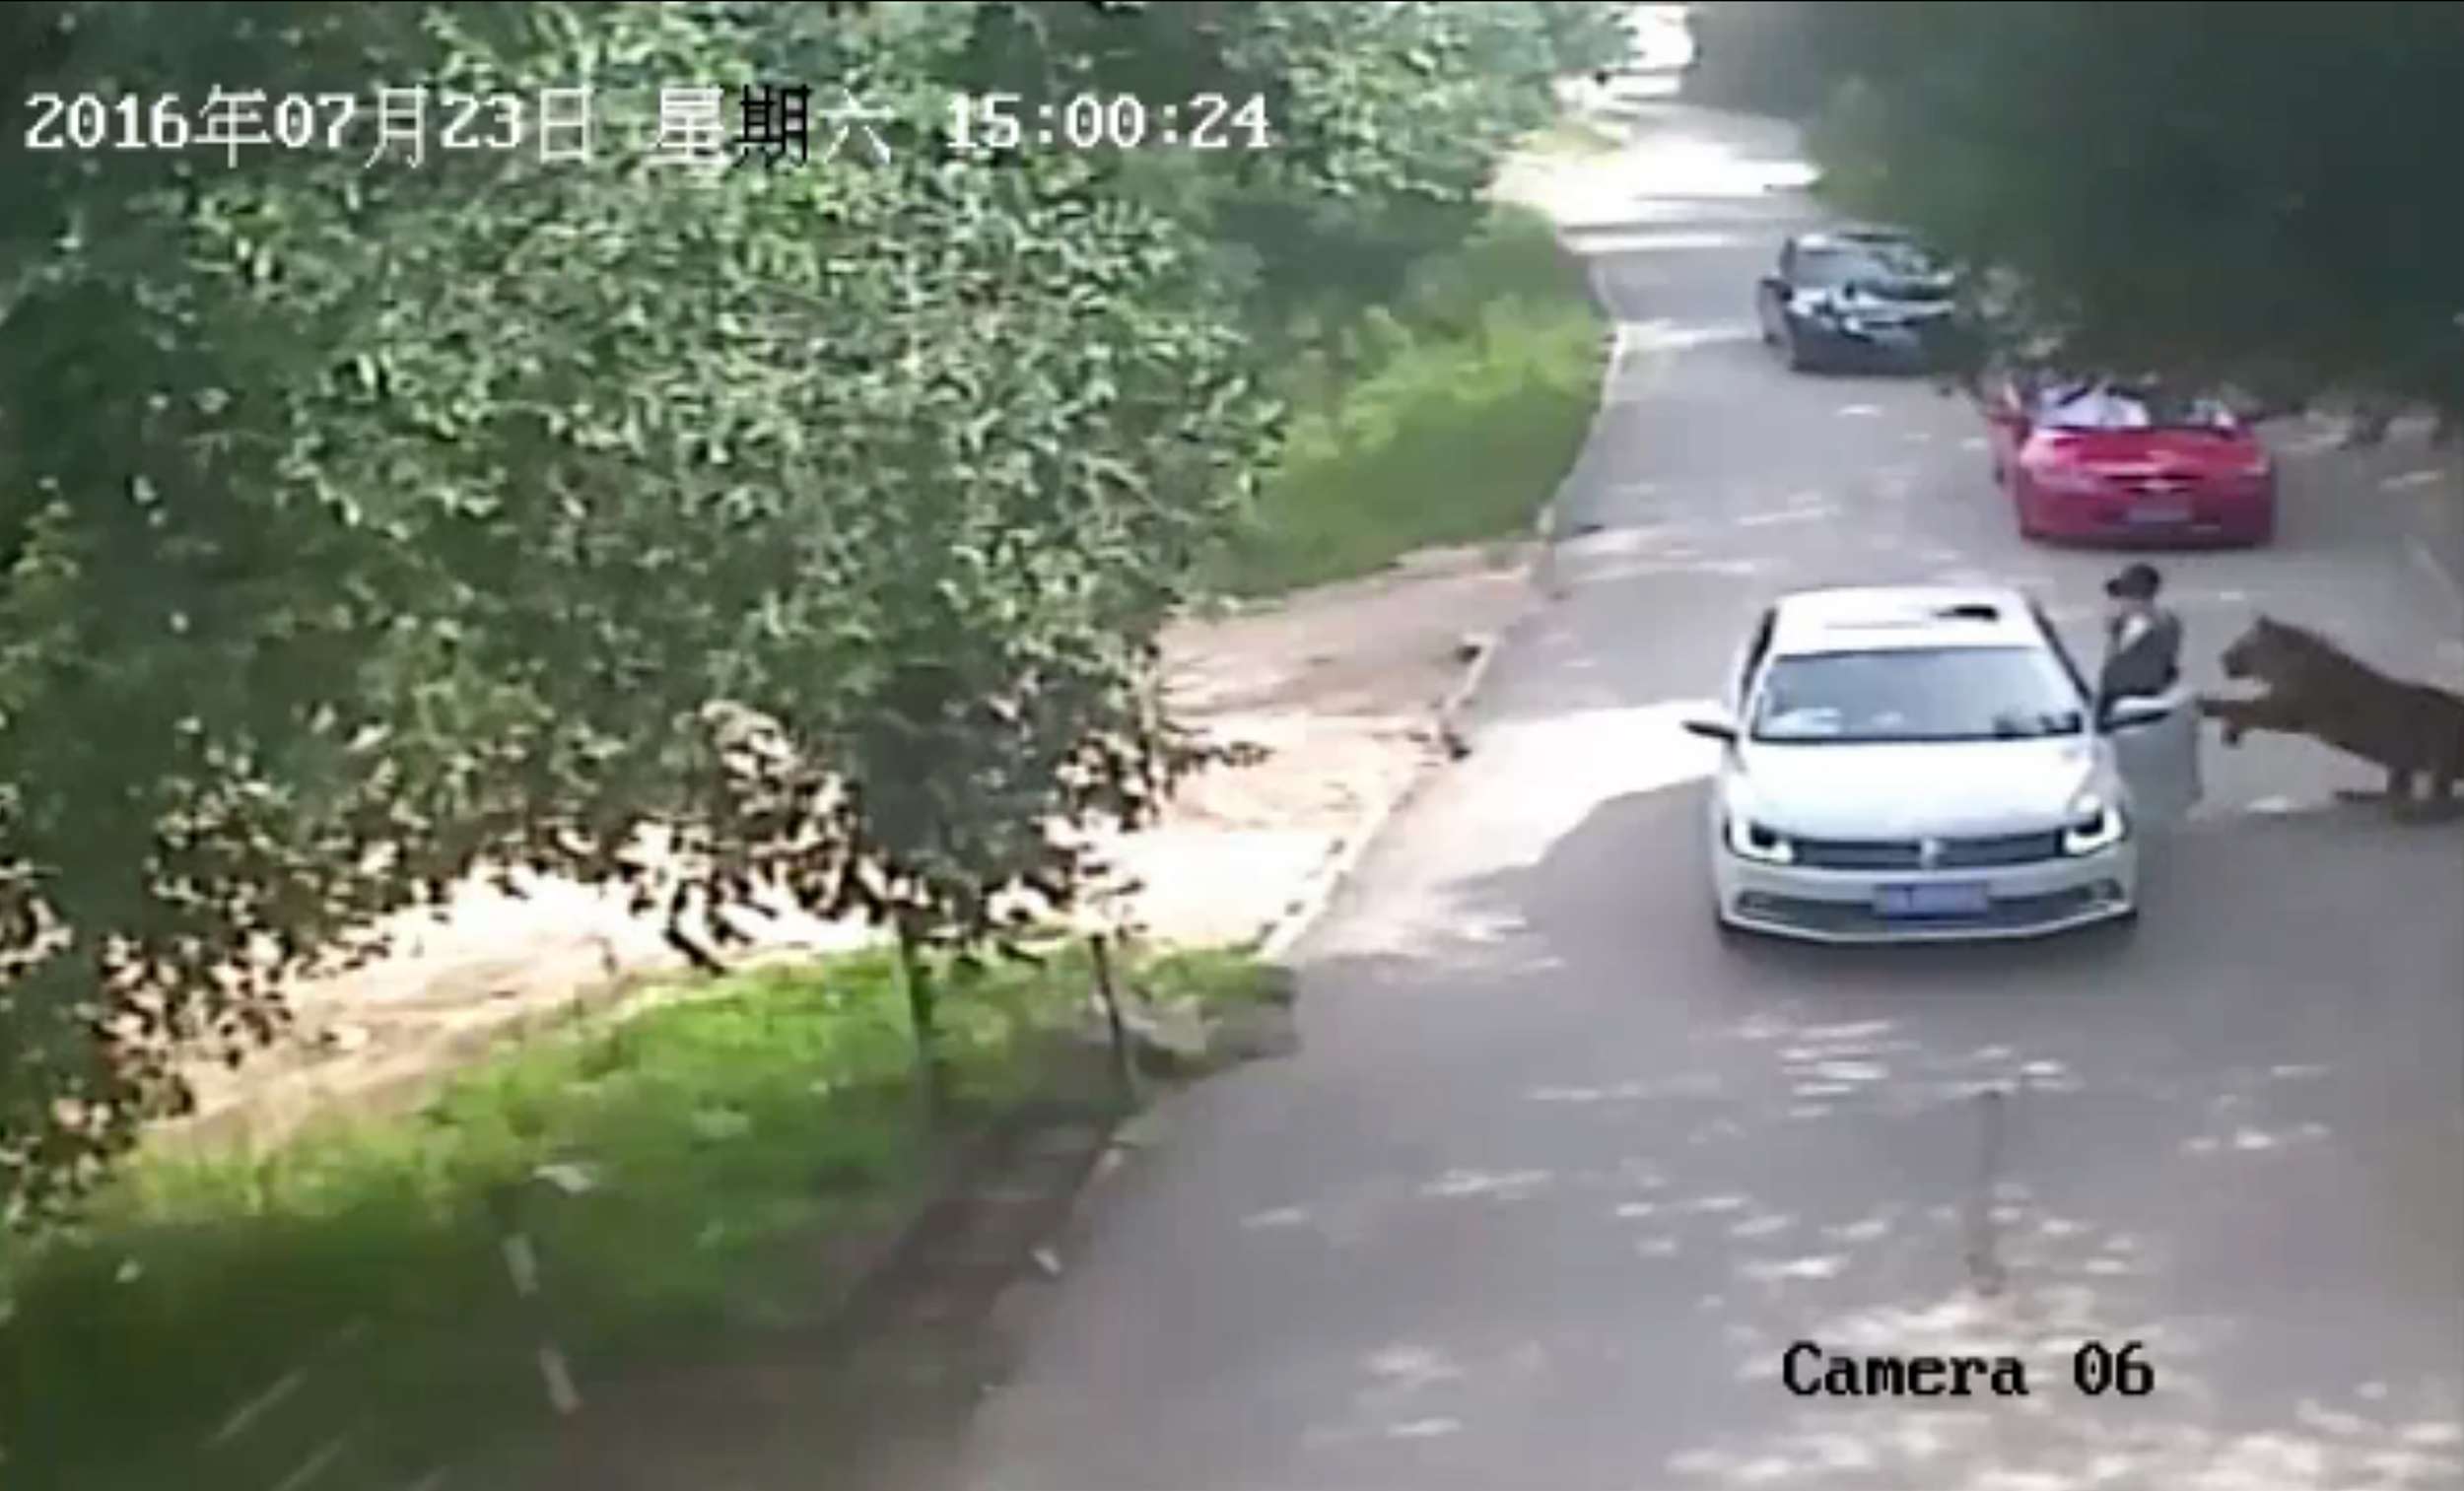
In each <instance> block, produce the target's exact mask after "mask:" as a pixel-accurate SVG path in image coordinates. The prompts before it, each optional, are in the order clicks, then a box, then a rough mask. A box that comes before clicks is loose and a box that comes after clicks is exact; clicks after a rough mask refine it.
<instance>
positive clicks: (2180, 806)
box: [2106, 684, 2204, 830]
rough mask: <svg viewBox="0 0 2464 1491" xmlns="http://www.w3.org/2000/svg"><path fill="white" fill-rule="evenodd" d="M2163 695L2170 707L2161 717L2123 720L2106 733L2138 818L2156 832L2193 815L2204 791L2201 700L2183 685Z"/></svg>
mask: <svg viewBox="0 0 2464 1491" xmlns="http://www.w3.org/2000/svg"><path fill="white" fill-rule="evenodd" d="M2160 697H2161V699H2162V701H2163V702H2164V703H2165V704H2167V705H2169V706H2171V708H2170V710H2168V711H2167V712H2166V713H2165V714H2164V716H2163V717H2162V718H2160V719H2155V720H2149V721H2145V722H2133V723H2129V724H2122V725H2118V726H2115V727H2113V728H2110V729H2108V730H2107V732H2106V736H2107V738H2108V739H2109V740H2111V741H2112V743H2113V757H2114V762H2115V764H2116V765H2117V766H2118V767H2119V768H2120V770H2121V773H2122V779H2123V781H2124V782H2126V783H2127V784H2128V785H2129V787H2130V795H2131V805H2132V807H2133V808H2134V809H2136V812H2137V817H2138V819H2139V822H2140V823H2141V824H2142V825H2143V826H2145V827H2147V828H2150V829H2156V830H2161V829H2166V828H2170V827H2172V826H2173V825H2174V824H2177V823H2179V822H2181V821H2182V819H2184V818H2186V817H2188V816H2189V814H2190V810H2191V809H2192V808H2194V807H2197V806H2198V805H2199V798H2200V796H2201V794H2202V792H2203V790H2204V785H2203V783H2202V782H2201V780H2200V777H2199V708H2198V702H2197V700H2196V699H2194V698H2193V697H2192V695H2191V692H2190V690H2189V689H2187V688H2185V687H2183V686H2182V685H2180V684H2176V685H2174V686H2173V688H2172V689H2171V690H2170V691H2169V692H2167V693H2165V694H2164V695H2162V696H2160Z"/></svg>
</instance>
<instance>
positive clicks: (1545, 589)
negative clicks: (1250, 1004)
mask: <svg viewBox="0 0 2464 1491" xmlns="http://www.w3.org/2000/svg"><path fill="white" fill-rule="evenodd" d="M1558 240H1559V242H1560V243H1561V244H1562V243H1563V242H1564V237H1563V235H1559V239H1558ZM1566 251H1567V252H1569V253H1571V252H1572V251H1573V250H1572V249H1571V248H1570V247H1569V248H1568V249H1567V250H1566ZM1586 278H1587V279H1588V280H1589V282H1590V284H1591V290H1592V300H1593V303H1594V304H1595V305H1598V306H1599V307H1600V313H1601V316H1602V318H1603V319H1605V320H1606V321H1607V322H1608V328H1609V338H1608V357H1607V358H1606V359H1605V360H1604V362H1603V364H1602V366H1601V373H1600V391H1599V393H1598V395H1597V396H1596V397H1595V399H1594V401H1593V407H1592V418H1591V423H1590V424H1589V425H1588V426H1587V427H1585V429H1584V432H1583V444H1582V446H1581V448H1580V449H1578V450H1577V452H1576V455H1575V460H1574V464H1573V465H1572V466H1569V467H1568V468H1567V470H1566V473H1565V475H1564V476H1563V477H1561V478H1559V480H1558V482H1557V486H1556V489H1555V490H1554V491H1552V492H1550V493H1549V495H1548V501H1547V502H1545V503H1543V504H1541V505H1540V514H1539V516H1538V517H1537V518H1536V519H1534V521H1533V524H1532V539H1533V543H1534V544H1535V546H1536V547H1535V549H1534V552H1533V554H1532V557H1531V558H1530V559H1529V560H1528V561H1526V562H1525V565H1524V579H1525V582H1526V583H1527V584H1529V585H1531V586H1532V588H1533V590H1534V592H1535V593H1536V594H1537V595H1538V597H1539V598H1540V600H1541V601H1542V602H1543V603H1544V602H1546V601H1552V600H1556V599H1558V598H1560V597H1561V596H1562V595H1563V594H1564V593H1565V592H1564V590H1563V588H1562V586H1560V585H1559V583H1558V580H1557V573H1556V553H1557V523H1558V512H1559V510H1560V508H1562V507H1563V506H1564V502H1565V493H1566V489H1567V488H1568V487H1569V486H1571V485H1573V482H1574V479H1575V476H1576V474H1577V473H1578V472H1579V471H1580V470H1581V469H1582V464H1583V454H1584V452H1587V451H1589V450H1590V449H1591V448H1592V445H1593V443H1594V442H1595V441H1598V440H1599V438H1600V427H1601V425H1602V423H1603V422H1605V421H1606V420H1607V418H1608V396H1609V394H1610V392H1611V391H1612V390H1613V389H1614V388H1615V386H1616V380H1617V373H1618V372H1619V370H1620V369H1621V368H1622V367H1623V365H1624V362H1625V353H1626V336H1625V324H1624V322H1623V321H1621V320H1620V319H1618V317H1617V314H1616V307H1615V306H1614V305H1611V304H1610V302H1609V298H1608V286H1607V285H1606V284H1605V283H1603V281H1602V280H1601V276H1600V264H1599V261H1597V260H1594V261H1593V262H1592V263H1591V265H1590V267H1589V268H1588V269H1587V270H1586ZM1539 610H1540V607H1538V606H1532V605H1528V604H1527V605H1526V607H1525V608H1524V609H1523V611H1522V612H1521V613H1520V614H1518V615H1517V616H1516V617H1515V618H1514V619H1513V620H1511V621H1509V622H1508V623H1507V624H1506V625H1505V626H1504V627H1503V628H1502V629H1500V630H1499V631H1498V633H1497V634H1496V635H1495V636H1493V637H1489V638H1486V639H1484V640H1483V641H1482V642H1481V643H1480V644H1479V650H1478V651H1477V652H1476V653H1475V654H1473V656H1472V659H1471V661H1470V662H1469V663H1468V664H1466V666H1465V668H1464V672H1463V676H1462V677H1461V678H1460V679H1458V680H1457V681H1456V683H1455V687H1454V688H1453V689H1452V690H1450V691H1449V692H1448V693H1447V695H1446V697H1445V698H1444V699H1443V700H1441V701H1439V703H1438V706H1437V710H1436V712H1435V723H1436V733H1437V737H1438V742H1439V744H1440V745H1441V746H1442V747H1443V748H1444V750H1445V752H1446V755H1447V756H1448V758H1450V759H1454V760H1460V759H1462V758H1463V757H1465V756H1468V755H1470V754H1471V750H1472V747H1471V744H1470V742H1469V741H1468V740H1467V739H1466V738H1465V736H1464V733H1463V726H1462V718H1463V714H1464V712H1465V711H1466V710H1468V709H1469V708H1470V707H1471V704H1472V700H1473V699H1474V698H1475V697H1476V696H1477V695H1478V694H1479V691H1480V687H1481V685H1482V684H1483V683H1485V682H1486V681H1487V679H1488V672H1489V668H1490V667H1491V665H1492V664H1494V663H1495V662H1496V660H1497V656H1498V654H1499V653H1501V652H1503V651H1505V650H1506V647H1507V644H1509V643H1510V642H1511V641H1512V640H1513V638H1514V637H1515V635H1516V634H1517V633H1519V632H1520V631H1521V630H1522V629H1523V627H1524V626H1525V625H1526V624H1527V623H1528V622H1530V620H1531V619H1532V617H1533V616H1534V615H1536V614H1538V611H1539ZM1434 765H1435V762H1434V761H1433V760H1432V761H1427V762H1423V763H1422V764H1421V765H1420V766H1419V767H1417V768H1415V769H1414V770H1413V772H1412V773H1411V775H1410V777H1409V778H1408V779H1406V780H1405V781H1404V782H1403V785H1402V786H1401V787H1399V788H1397V789H1396V790H1395V791H1394V792H1393V793H1391V794H1390V795H1389V796H1388V797H1387V798H1386V800H1385V801H1383V802H1381V803H1378V804H1377V805H1375V806H1373V807H1372V808H1370V809H1369V811H1368V812H1366V813H1364V814H1362V815H1361V818H1360V821H1359V822H1358V823H1357V824H1355V825H1354V826H1353V828H1352V830H1351V832H1350V833H1348V834H1346V835H1345V836H1344V837H1343V838H1341V839H1339V840H1337V841H1336V842H1335V847H1334V849H1333V850H1332V851H1330V853H1329V854H1328V857H1327V858H1326V860H1325V861H1324V862H1323V863H1322V864H1321V865H1320V866H1319V868H1318V870H1317V872H1316V873H1315V874H1313V875H1312V876H1311V877H1310V879H1309V881H1308V883H1307V885H1306V886H1304V887H1303V889H1302V891H1301V893H1300V894H1299V895H1298V896H1295V897H1294V898H1293V899H1292V900H1291V901H1290V902H1288V903H1286V904H1285V906H1284V909H1283V911H1282V912H1281V913H1280V914H1279V915H1276V917H1275V918H1274V920H1273V921H1272V922H1270V923H1269V924H1268V925H1267V927H1266V932H1265V933H1264V934H1263V935H1262V936H1261V937H1260V938H1259V941H1258V956H1259V958H1260V959H1261V960H1263V961H1265V962H1267V963H1283V962H1286V961H1287V960H1288V959H1289V958H1290V957H1291V953H1292V949H1293V948H1295V947H1297V946H1298V945H1299V944H1300V940H1301V939H1302V938H1303V937H1304V936H1306V935H1308V933H1309V931H1310V929H1311V928H1312V927H1314V926H1316V925H1317V923H1318V918H1319V917H1320V916H1322V915H1325V913H1326V909H1327V907H1328V906H1330V905H1332V904H1333V902H1334V900H1335V895H1336V894H1337V893H1338V892H1340V891H1341V890H1342V888H1343V886H1344V885H1345V884H1346V883H1347V882H1349V881H1350V879H1351V877H1352V874H1353V872H1354V871H1355V870H1357V869H1359V867H1360V861H1361V860H1362V859H1363V858H1364V857H1366V856H1367V854H1368V852H1369V847H1370V846H1371V845H1373V844H1375V843H1376V842H1377V840H1378V837H1379V836H1380V835H1381V834H1382V833H1383V832H1384V831H1385V829H1386V826H1387V824H1388V823H1389V822H1390V821H1391V820H1392V819H1393V818H1394V817H1395V815H1396V814H1397V813H1400V812H1401V811H1403V807H1404V805H1405V804H1407V803H1409V802H1411V801H1412V800H1413V799H1414V798H1415V797H1417V796H1418V795H1419V792H1420V788H1421V787H1422V786H1423V785H1425V784H1426V783H1427V781H1428V779H1429V776H1430V769H1431V768H1432V767H1433V766H1434Z"/></svg>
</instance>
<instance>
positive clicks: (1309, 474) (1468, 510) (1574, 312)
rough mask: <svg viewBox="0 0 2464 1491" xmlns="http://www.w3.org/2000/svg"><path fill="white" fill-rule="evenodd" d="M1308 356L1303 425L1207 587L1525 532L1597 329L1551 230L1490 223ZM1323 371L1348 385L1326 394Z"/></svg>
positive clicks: (1523, 219) (1300, 391)
mask: <svg viewBox="0 0 2464 1491" xmlns="http://www.w3.org/2000/svg"><path fill="white" fill-rule="evenodd" d="M1343 341H1344V344H1345V345H1343V346H1342V347H1341V348H1340V349H1339V350H1338V352H1337V353H1335V354H1334V355H1324V354H1322V355H1321V356H1320V357H1319V358H1316V359H1311V360H1305V361H1304V362H1303V363H1302V364H1301V365H1300V366H1301V372H1300V373H1297V374H1296V376H1295V383H1296V385H1297V386H1296V387H1295V388H1294V389H1291V390H1287V391H1289V392H1291V393H1292V394H1293V402H1294V403H1295V405H1296V407H1297V410H1298V413H1297V415H1296V417H1295V419H1294V420H1293V423H1292V428H1291V431H1290V433H1289V436H1288V438H1287V441H1286V444H1285V447H1284V450H1283V456H1282V461H1281V465H1280V467H1279V469H1278V470H1277V471H1276V473H1275V474H1274V475H1273V476H1272V477H1271V478H1270V479H1269V480H1268V481H1267V482H1266V483H1265V484H1264V486H1263V489H1262V491H1261V493H1260V495H1259V499H1258V503H1257V506H1256V508H1255V509H1254V510H1253V512H1252V514H1251V517H1250V521H1249V524H1248V526H1247V528H1246V531H1245V532H1244V533H1243V534H1242V535H1241V537H1240V538H1239V539H1238V540H1237V541H1236V542H1235V543H1234V544H1233V545H1232V546H1231V547H1230V549H1229V550H1228V551H1227V552H1226V553H1225V554H1224V555H1223V556H1222V559H1221V562H1220V563H1219V565H1218V566H1217V569H1216V572H1215V575H1214V576H1213V578H1214V580H1215V583H1216V584H1217V586H1218V587H1220V588H1222V589H1225V590H1229V591H1231V592H1232V593H1235V594H1240V595H1249V596H1257V595H1265V594H1271V593H1274V592H1278V591H1284V590H1290V589H1294V588H1298V587H1300V586H1304V585H1311V584H1318V583H1323V582H1326V581H1330V580H1336V579H1343V578H1347V577H1350V576H1359V575H1365V574H1369V573H1372V572H1374V571H1376V570H1379V569H1381V568H1383V567H1385V566H1387V565H1389V564H1391V563H1393V562H1394V561H1395V560H1396V559H1398V558H1400V557H1402V556H1403V555H1404V554H1406V553H1408V552H1410V551H1412V550H1414V549H1419V548H1425V547H1429V546H1434V545H1452V544H1467V543H1476V542H1479V541H1482V540H1486V539H1495V538H1500V537H1507V536H1513V535H1516V534H1519V533H1520V532H1521V531H1522V530H1523V529H1524V528H1525V527H1526V526H1527V525H1528V524H1529V523H1530V522H1531V521H1532V518H1533V515H1534V514H1535V513H1536V512H1537V511H1538V510H1539V508H1540V504H1541V503H1543V502H1544V501H1546V500H1547V498H1548V496H1549V494H1550V492H1551V490H1552V489H1553V488H1554V486H1555V484H1556V482H1557V481H1558V479H1559V477H1560V476H1561V475H1562V474H1563V472H1564V471H1565V470H1566V468H1567V467H1568V466H1569V465H1570V464H1571V462H1572V461H1573V459H1574V457H1575V455H1576V454H1577V453H1578V452H1579V451H1580V449H1581V448H1582V442H1583V439H1584V436H1585V434H1586V432H1587V431H1588V430H1589V428H1590V424H1591V417H1592V412H1593V409H1594V407H1595V403H1596V400H1597V396H1598V391H1599V379H1600V371H1601V359H1602V354H1603V320H1602V317H1601V315H1600V312H1599V310H1598V308H1597V307H1596V306H1595V305H1593V303H1592V300H1591V296H1590V291H1589V287H1588V285H1587V284H1586V282H1585V279H1584V276H1583V274H1582V272H1581V270H1580V268H1579V266H1578V265H1577V264H1575V263H1574V262H1573V261H1572V259H1571V257H1570V256H1569V255H1568V254H1567V253H1566V252H1565V250H1564V249H1563V248H1562V247H1560V246H1559V245H1558V243H1557V241H1556V239H1555V237H1554V235H1553V233H1552V232H1551V231H1550V229H1549V228H1548V226H1547V224H1546V223H1545V222H1544V221H1542V220H1541V219H1540V218H1539V217H1538V216H1537V215H1535V214H1532V213H1529V212H1526V211H1523V210H1519V209H1517V210H1505V211H1501V212H1499V213H1498V214H1497V215H1496V216H1495V217H1494V218H1493V219H1492V220H1491V221H1490V222H1489V223H1488V224H1487V226H1486V227H1485V228H1484V229H1483V230H1482V231H1481V232H1480V233H1478V234H1477V235H1475V236H1474V237H1472V238H1471V239H1470V240H1469V241H1467V242H1466V243H1465V244H1464V245H1463V246H1462V247H1460V248H1459V249H1456V250H1454V251H1452V252H1450V253H1446V254H1442V255H1439V256H1437V257H1435V258H1433V259H1432V260H1430V261H1429V262H1427V263H1426V264H1424V265H1421V266H1419V267H1418V268H1417V269H1416V270H1415V271H1414V272H1413V274H1412V275H1411V277H1410V279H1409V282H1408V283H1407V285H1406V287H1405V289H1404V290H1403V293H1402V294H1401V295H1399V296H1398V297H1397V299H1396V303H1395V304H1394V305H1392V306H1386V307H1371V308H1370V309H1368V310H1366V311H1364V312H1363V313H1362V314H1360V315H1359V316H1358V317H1357V318H1356V320H1355V322H1354V324H1353V328H1352V329H1351V330H1350V331H1349V332H1348V333H1347V334H1346V335H1345V337H1344V338H1343ZM1330 367H1342V368H1349V369H1350V370H1351V371H1352V373H1353V374H1354V375H1353V377H1352V378H1351V380H1349V381H1348V382H1346V383H1343V384H1340V385H1339V386H1337V385H1335V382H1334V380H1333V378H1332V377H1331V376H1330V374H1329V373H1328V371H1327V370H1328V369H1329V368H1330Z"/></svg>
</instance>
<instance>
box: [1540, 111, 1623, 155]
mask: <svg viewBox="0 0 2464 1491" xmlns="http://www.w3.org/2000/svg"><path fill="white" fill-rule="evenodd" d="M1625 144H1626V142H1625V139H1624V137H1623V136H1622V135H1619V134H1618V133H1617V132H1616V131H1614V130H1612V129H1609V128H1608V127H1606V126H1605V125H1601V124H1598V123H1595V122H1594V121H1592V120H1590V119H1581V118H1574V117H1566V118H1560V119H1558V120H1556V121H1554V122H1552V123H1551V124H1549V126H1548V127H1547V128H1545V129H1541V130H1539V131H1536V132H1535V133H1534V134H1533V136H1532V137H1531V138H1530V139H1529V140H1527V141H1525V142H1524V149H1526V150H1530V151H1536V152H1541V153H1547V154H1556V155H1567V156H1578V157H1579V156H1606V155H1614V154H1615V153H1616V152H1618V151H1620V150H1623V149H1624V148H1625Z"/></svg>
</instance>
